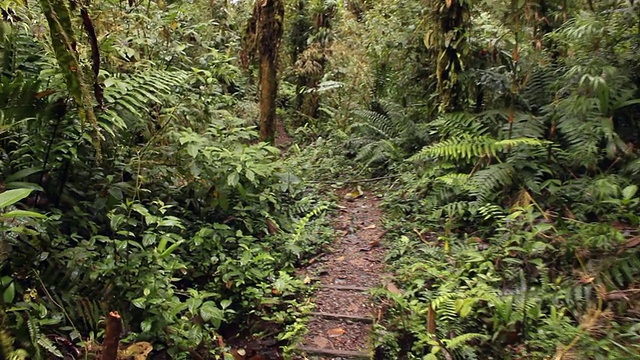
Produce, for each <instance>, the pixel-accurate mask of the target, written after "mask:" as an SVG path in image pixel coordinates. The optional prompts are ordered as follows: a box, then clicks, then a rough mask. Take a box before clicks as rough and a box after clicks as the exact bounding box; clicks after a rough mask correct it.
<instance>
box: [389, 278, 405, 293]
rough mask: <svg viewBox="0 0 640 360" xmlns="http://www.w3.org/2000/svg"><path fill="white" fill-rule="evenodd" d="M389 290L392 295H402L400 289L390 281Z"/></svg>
mask: <svg viewBox="0 0 640 360" xmlns="http://www.w3.org/2000/svg"><path fill="white" fill-rule="evenodd" d="M387 290H389V292H390V293H392V294H397V295H400V294H402V291H400V289H398V287H397V286H396V284H394V283H393V282H391V281H389V282H388V283H387Z"/></svg>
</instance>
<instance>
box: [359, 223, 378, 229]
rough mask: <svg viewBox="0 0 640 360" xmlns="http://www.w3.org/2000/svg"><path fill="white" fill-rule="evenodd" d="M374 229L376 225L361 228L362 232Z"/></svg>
mask: <svg viewBox="0 0 640 360" xmlns="http://www.w3.org/2000/svg"><path fill="white" fill-rule="evenodd" d="M375 228H376V224H371V225H369V226H365V227H363V228H362V230H371V229H375Z"/></svg>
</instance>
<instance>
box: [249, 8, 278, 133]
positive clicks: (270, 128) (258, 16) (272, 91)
mask: <svg viewBox="0 0 640 360" xmlns="http://www.w3.org/2000/svg"><path fill="white" fill-rule="evenodd" d="M283 23H284V4H283V2H282V0H256V3H255V6H254V8H253V15H252V16H251V19H250V20H249V23H248V24H247V30H246V34H245V46H244V49H243V51H244V52H245V54H246V55H248V57H253V56H254V55H255V54H256V53H257V55H258V58H259V75H258V76H259V84H258V85H259V93H260V140H262V141H268V142H274V139H275V129H276V128H275V121H276V97H277V94H278V79H277V65H278V64H277V63H278V48H279V46H280V42H281V40H282V34H283ZM244 58H247V56H244ZM245 65H246V63H245Z"/></svg>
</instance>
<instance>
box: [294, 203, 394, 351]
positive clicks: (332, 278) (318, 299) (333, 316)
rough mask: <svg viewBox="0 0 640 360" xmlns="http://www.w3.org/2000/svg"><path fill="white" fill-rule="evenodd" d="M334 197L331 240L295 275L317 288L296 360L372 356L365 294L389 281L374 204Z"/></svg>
mask: <svg viewBox="0 0 640 360" xmlns="http://www.w3.org/2000/svg"><path fill="white" fill-rule="evenodd" d="M338 195H339V196H340V198H341V199H342V200H341V201H340V203H339V209H340V210H339V212H338V214H337V215H336V216H335V217H334V219H333V224H334V229H335V232H336V239H335V241H334V242H333V243H332V244H331V245H330V246H329V248H328V249H327V251H325V252H324V253H323V254H320V255H319V256H318V257H316V259H315V260H316V261H314V262H312V263H311V264H310V265H309V266H307V267H306V268H304V269H300V270H299V272H300V276H303V277H307V276H308V277H309V278H310V279H311V280H312V281H314V283H315V285H317V287H318V290H317V291H316V292H315V294H314V297H313V302H314V304H315V308H314V310H313V312H312V313H311V319H310V321H309V322H308V324H307V329H308V331H307V334H306V335H305V337H304V338H303V339H302V341H301V342H300V343H299V346H298V349H299V350H301V351H302V353H303V355H301V357H299V359H327V360H328V359H350V358H370V357H371V354H372V352H373V349H372V346H371V344H370V343H371V331H372V323H373V321H375V320H376V319H377V318H379V317H381V314H380V312H381V311H380V309H378V308H377V306H376V304H374V302H373V301H372V300H371V298H370V294H369V290H370V289H372V288H374V287H378V286H380V285H382V284H384V283H385V282H388V281H389V279H388V278H389V276H388V275H386V274H385V273H384V256H385V250H384V248H383V247H382V244H381V241H382V237H383V236H384V230H383V229H382V227H381V224H380V219H381V217H382V213H381V211H380V208H379V202H380V199H379V198H378V197H377V196H376V195H374V194H372V193H370V192H365V193H363V194H362V195H361V196H359V197H357V198H355V199H353V198H352V199H349V200H347V198H348V197H349V195H351V194H349V191H348V190H342V191H338ZM390 286H391V285H390ZM378 320H379V319H378Z"/></svg>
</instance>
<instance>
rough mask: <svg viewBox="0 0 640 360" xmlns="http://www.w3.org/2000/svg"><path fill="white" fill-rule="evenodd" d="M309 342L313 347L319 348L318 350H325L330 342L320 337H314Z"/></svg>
mask: <svg viewBox="0 0 640 360" xmlns="http://www.w3.org/2000/svg"><path fill="white" fill-rule="evenodd" d="M311 342H312V343H313V345H315V346H317V347H319V348H326V347H328V346H329V345H331V342H330V341H329V339H327V338H325V337H322V336H316V337H314V338H313V340H311Z"/></svg>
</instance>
